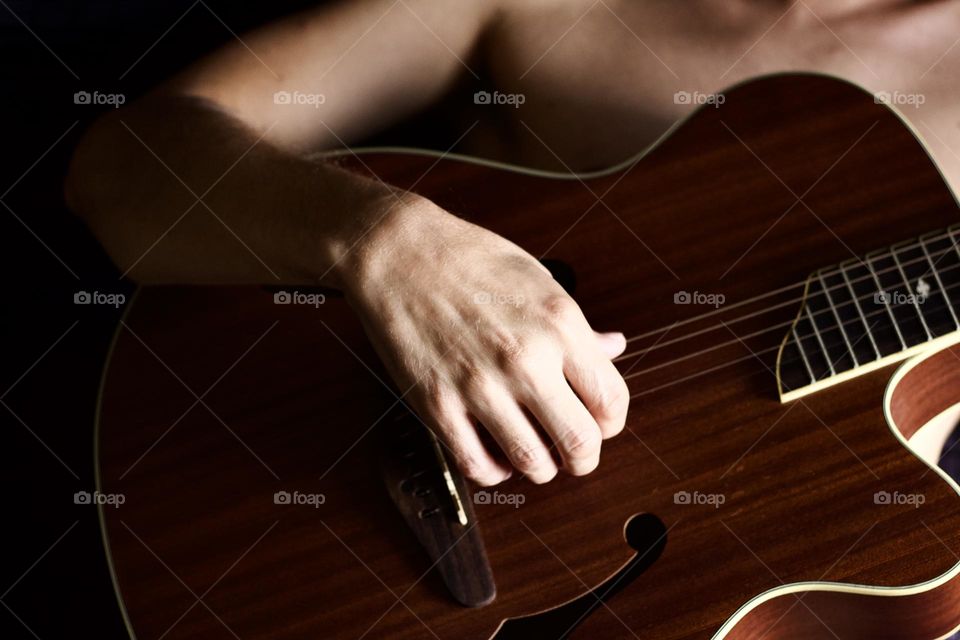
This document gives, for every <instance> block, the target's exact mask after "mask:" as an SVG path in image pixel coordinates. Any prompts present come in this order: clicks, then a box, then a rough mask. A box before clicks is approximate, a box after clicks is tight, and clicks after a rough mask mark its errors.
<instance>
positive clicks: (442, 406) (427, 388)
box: [421, 380, 456, 416]
mask: <svg viewBox="0 0 960 640" xmlns="http://www.w3.org/2000/svg"><path fill="white" fill-rule="evenodd" d="M421 393H422V394H423V399H424V401H425V402H426V405H427V407H429V408H430V409H431V410H432V411H434V412H435V413H437V414H439V415H441V416H442V415H443V414H446V412H447V411H448V410H449V407H450V406H451V405H452V404H453V401H454V399H455V398H456V394H455V393H454V391H453V389H451V388H450V387H448V386H447V385H445V384H441V383H439V382H437V381H435V380H432V381H430V382H426V383H424V384H423V385H422V387H421Z"/></svg>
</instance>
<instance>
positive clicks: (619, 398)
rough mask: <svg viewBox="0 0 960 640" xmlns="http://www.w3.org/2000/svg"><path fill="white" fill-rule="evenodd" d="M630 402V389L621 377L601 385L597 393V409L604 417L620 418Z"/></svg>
mask: <svg viewBox="0 0 960 640" xmlns="http://www.w3.org/2000/svg"><path fill="white" fill-rule="evenodd" d="M629 404H630V390H629V389H628V388H627V383H626V382H624V380H623V378H619V376H618V380H616V381H615V382H611V383H608V384H605V385H602V386H601V387H600V389H599V390H598V393H597V405H596V406H597V411H598V412H599V413H600V414H601V415H602V416H603V417H605V418H615V419H618V420H619V419H621V418H623V417H625V416H626V413H627V406H628V405H629Z"/></svg>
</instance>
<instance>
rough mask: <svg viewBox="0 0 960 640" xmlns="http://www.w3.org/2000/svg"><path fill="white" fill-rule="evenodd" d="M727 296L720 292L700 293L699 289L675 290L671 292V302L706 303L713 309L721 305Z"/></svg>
mask: <svg viewBox="0 0 960 640" xmlns="http://www.w3.org/2000/svg"><path fill="white" fill-rule="evenodd" d="M726 301H727V296H725V295H723V294H722V293H702V292H700V291H677V292H676V293H675V294H673V304H697V305H707V306H710V307H713V308H714V309H716V308H718V307H720V306H722V305H723V304H724V303H725V302H726Z"/></svg>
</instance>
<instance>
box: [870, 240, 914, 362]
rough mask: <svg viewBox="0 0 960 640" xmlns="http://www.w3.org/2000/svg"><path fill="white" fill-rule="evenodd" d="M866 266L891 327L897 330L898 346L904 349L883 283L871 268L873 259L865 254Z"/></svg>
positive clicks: (903, 342)
mask: <svg viewBox="0 0 960 640" xmlns="http://www.w3.org/2000/svg"><path fill="white" fill-rule="evenodd" d="M867 267H869V269H870V274H871V275H872V276H873V281H874V282H875V283H876V285H877V293H879V294H881V297H880V300H881V302H883V306H884V308H885V309H886V310H887V315H889V316H890V322H892V323H893V329H894V331H896V332H897V338H899V339H900V346H901V347H903V348H904V349H906V348H907V341H906V340H904V338H903V333H902V332H901V331H900V325H899V324H897V319H896V317H894V315H893V310H892V309H891V308H890V301H889V300H887V296H886V292H885V291H884V290H883V285H882V284H880V278H879V277H878V276H877V271H876V269H874V268H873V260H872V259H871V258H870V256H869V255H868V256H867Z"/></svg>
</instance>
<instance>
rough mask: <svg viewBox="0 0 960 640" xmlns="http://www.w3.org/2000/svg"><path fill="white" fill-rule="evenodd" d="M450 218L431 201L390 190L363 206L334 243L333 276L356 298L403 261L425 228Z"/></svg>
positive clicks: (419, 239) (423, 235) (383, 278)
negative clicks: (351, 225) (439, 219)
mask: <svg viewBox="0 0 960 640" xmlns="http://www.w3.org/2000/svg"><path fill="white" fill-rule="evenodd" d="M443 215H449V214H447V213H446V212H445V211H443V210H442V209H440V208H439V207H437V206H436V205H434V204H433V203H432V202H430V201H429V200H427V199H426V198H423V197H422V196H418V195H416V194H414V193H411V192H406V191H400V190H396V191H391V192H390V193H386V194H381V195H380V196H378V197H376V198H373V199H371V200H369V201H367V202H366V203H365V205H364V206H363V207H362V211H361V213H360V215H359V216H357V218H356V220H355V222H356V224H354V225H353V229H352V231H351V233H349V234H346V236H345V238H348V239H340V240H337V241H335V242H334V243H333V247H332V257H333V265H334V266H333V268H332V275H333V277H334V279H335V281H336V282H337V286H338V287H339V288H341V289H342V290H343V291H344V292H345V293H347V295H348V296H353V297H356V296H359V295H360V294H361V293H362V292H363V291H365V290H368V289H369V288H370V286H371V285H372V284H373V283H376V282H383V281H384V280H385V279H386V276H387V275H388V274H389V273H390V272H392V271H395V270H396V268H397V265H398V264H401V263H403V262H404V261H405V258H404V255H405V250H406V249H408V248H410V247H412V246H415V245H416V243H417V242H420V241H422V240H423V238H424V237H425V236H426V235H428V232H425V231H424V226H425V225H430V224H431V221H432V220H435V219H436V218H437V216H443Z"/></svg>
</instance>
